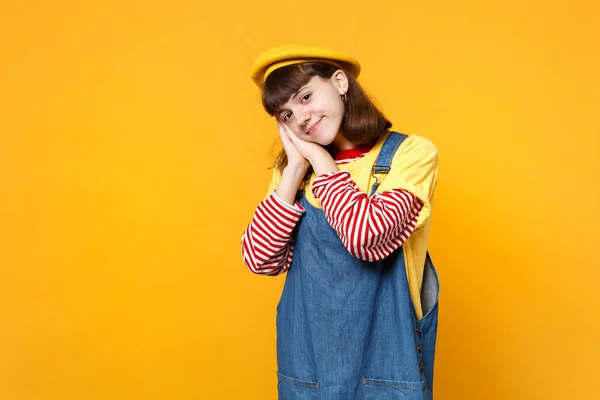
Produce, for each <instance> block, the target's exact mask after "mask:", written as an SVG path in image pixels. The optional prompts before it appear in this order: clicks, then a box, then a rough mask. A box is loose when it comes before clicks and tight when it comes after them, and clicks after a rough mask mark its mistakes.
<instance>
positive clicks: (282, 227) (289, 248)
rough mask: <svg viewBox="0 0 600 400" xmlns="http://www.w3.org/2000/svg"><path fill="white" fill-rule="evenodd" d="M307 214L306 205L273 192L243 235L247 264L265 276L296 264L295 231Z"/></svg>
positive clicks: (262, 204) (243, 251) (258, 209)
mask: <svg viewBox="0 0 600 400" xmlns="http://www.w3.org/2000/svg"><path fill="white" fill-rule="evenodd" d="M303 214H304V209H303V208H302V206H301V205H300V204H299V203H298V202H296V204H295V205H294V206H291V205H289V204H287V203H285V202H284V201H283V200H281V199H280V198H279V196H277V193H275V191H273V193H272V194H271V195H270V196H269V197H267V198H266V199H265V200H263V201H262V202H261V203H260V204H259V205H258V207H257V208H256V211H255V212H254V217H253V218H252V222H250V224H249V225H248V227H246V230H245V231H244V234H243V236H242V257H243V259H244V264H245V265H246V267H247V268H248V269H249V270H250V271H252V272H254V273H256V274H262V275H279V274H282V273H284V272H286V271H287V270H288V269H289V268H290V265H291V263H292V257H293V255H294V243H293V240H292V237H291V236H292V231H293V230H294V227H295V226H296V224H297V223H298V221H299V220H300V218H301V217H302V215H303Z"/></svg>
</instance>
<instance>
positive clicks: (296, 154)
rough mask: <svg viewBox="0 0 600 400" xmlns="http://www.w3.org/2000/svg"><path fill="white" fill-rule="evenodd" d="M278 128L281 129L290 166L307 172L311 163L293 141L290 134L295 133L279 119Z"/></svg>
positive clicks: (280, 132)
mask: <svg viewBox="0 0 600 400" xmlns="http://www.w3.org/2000/svg"><path fill="white" fill-rule="evenodd" d="M277 129H278V130H279V138H280V139H281V143H282V144H283V149H284V150H285V154H286V155H287V159H288V167H290V168H292V169H294V170H299V171H304V172H306V170H307V169H308V166H309V165H310V163H309V162H308V159H306V157H304V156H303V155H302V154H301V153H300V151H298V149H297V148H296V146H295V145H294V143H293V142H292V141H291V139H290V135H293V133H291V132H289V129H288V128H287V127H286V126H285V125H283V124H282V123H281V122H279V121H277ZM288 132H289V133H288Z"/></svg>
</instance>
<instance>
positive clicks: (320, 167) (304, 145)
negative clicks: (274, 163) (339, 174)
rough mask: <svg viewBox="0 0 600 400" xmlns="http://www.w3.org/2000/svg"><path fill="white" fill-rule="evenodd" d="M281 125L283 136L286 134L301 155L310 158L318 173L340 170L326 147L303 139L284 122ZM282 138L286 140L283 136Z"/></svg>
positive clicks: (306, 158) (309, 160)
mask: <svg viewBox="0 0 600 400" xmlns="http://www.w3.org/2000/svg"><path fill="white" fill-rule="evenodd" d="M280 126H281V127H282V130H283V133H281V130H280V135H281V136H283V135H284V134H285V135H286V136H287V138H286V139H287V141H289V143H290V144H291V145H292V146H294V148H295V150H296V151H297V152H298V154H300V156H301V157H303V158H304V159H305V160H308V162H309V163H310V164H311V165H312V167H313V170H314V171H315V173H316V174H317V175H319V176H320V175H323V174H326V173H329V172H336V171H339V169H338V167H337V165H336V164H335V161H334V160H333V157H331V154H329V152H328V151H327V150H326V149H325V147H323V146H321V145H320V144H318V143H313V142H307V141H306V140H302V139H300V138H299V137H298V136H296V135H295V134H294V133H293V132H292V131H291V130H290V129H288V128H287V127H286V126H284V125H283V124H280ZM281 140H282V141H283V140H284V139H283V137H282V139H281ZM286 151H287V150H286Z"/></svg>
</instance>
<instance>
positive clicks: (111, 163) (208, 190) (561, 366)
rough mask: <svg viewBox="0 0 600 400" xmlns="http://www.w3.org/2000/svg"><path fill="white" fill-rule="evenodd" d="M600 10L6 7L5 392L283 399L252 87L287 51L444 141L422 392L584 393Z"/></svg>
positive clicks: (1, 245)
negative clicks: (437, 292) (433, 347)
mask: <svg viewBox="0 0 600 400" xmlns="http://www.w3.org/2000/svg"><path fill="white" fill-rule="evenodd" d="M599 4H600V3H598V2H597V1H592V0H588V1H566V0H559V1H555V2H547V1H536V2H527V4H522V2H521V1H517V0H510V1H508V2H493V3H492V4H489V3H488V2H483V1H470V2H469V1H458V2H456V1H453V2H450V1H440V0H437V1H432V2H414V1H404V0H402V1H388V2H380V3H378V2H356V1H353V2H339V3H338V2H321V1H316V0H309V1H304V2H283V1H280V2H276V1H264V2H259V3H256V2H248V3H243V2H239V3H238V4H234V3H230V2H203V1H202V0H200V1H179V0H172V1H147V2H146V1H132V0H123V1H113V0H109V1H104V2H86V1H57V2H50V1H46V2H42V1H26V2H19V1H16V0H12V1H3V2H2V3H1V6H0V37H1V39H0V46H1V47H0V51H1V52H0V135H1V136H0V171H1V175H0V241H1V242H0V398H1V399H7V400H21V399H61V400H68V399H134V400H137V399H274V398H275V397H276V389H275V385H276V375H275V369H276V363H275V305H276V303H277V300H278V297H279V293H280V291H281V288H282V285H283V282H284V278H283V277H278V278H267V277H260V276H254V275H252V274H251V273H250V272H248V271H247V270H246V269H245V267H244V266H243V264H242V261H241V256H240V242H239V241H240V237H241V234H242V231H243V229H244V227H245V226H246V224H247V223H248V222H249V221H250V218H251V216H252V213H253V210H254V207H255V206H256V204H257V203H258V201H259V200H260V199H261V198H262V197H263V195H264V194H265V191H266V189H267V186H268V181H269V177H270V171H269V170H268V169H267V167H268V166H269V162H270V160H271V154H270V153H269V149H270V147H271V144H272V143H274V141H275V140H276V138H277V133H276V132H277V131H276V128H275V125H274V123H273V121H272V120H270V118H269V117H268V116H267V115H266V113H264V112H263V110H262V109H261V106H260V103H259V93H258V90H257V88H256V87H255V86H253V83H252V81H251V80H250V78H249V77H248V74H249V70H250V66H251V63H252V61H253V59H254V57H255V56H256V55H257V54H258V53H260V52H261V51H262V50H264V49H266V48H268V47H271V46H275V45H278V44H281V43H283V42H297V41H305V40H307V41H311V42H315V43H319V44H323V45H326V46H330V47H333V48H337V49H339V50H342V51H347V52H349V53H351V54H353V55H354V56H356V57H357V58H358V59H359V60H361V62H362V64H363V68H364V70H363V71H364V72H363V74H362V76H361V79H360V81H361V82H362V84H363V85H364V86H365V87H366V88H367V90H368V91H369V93H371V94H372V95H373V96H374V97H375V99H376V100H377V101H378V103H379V104H380V105H381V106H382V108H383V110H384V111H385V112H386V113H387V115H388V116H389V117H390V118H391V119H392V120H393V122H394V127H395V128H396V129H397V130H400V131H403V132H406V133H412V134H419V135H422V136H425V137H427V138H429V139H431V140H433V141H434V142H435V143H436V145H437V146H438V149H439V154H440V179H439V184H438V188H437V192H436V204H435V207H434V215H433V218H434V220H433V221H434V222H433V231H432V237H431V246H430V250H431V254H432V256H433V258H434V262H435V263H436V266H437V268H438V271H439V274H440V277H441V280H442V294H441V305H440V327H439V339H438V351H437V360H436V380H435V391H436V394H437V398H438V399H457V400H463V399H597V398H600V389H599V388H598V385H597V383H596V382H597V379H598V376H599V375H600V371H599V368H598V366H597V365H598V359H600V345H599V344H598V341H599V339H600V317H599V314H600V310H599V306H600V288H599V287H598V282H599V281H600V272H599V271H600V268H599V267H600V263H599V262H598V258H597V257H598V249H599V248H600V245H599V244H598V239H599V236H600V235H598V229H599V228H598V227H599V226H600V213H599V211H598V206H599V204H600V189H599V188H600V184H599V182H600V179H599V178H600V173H599V171H600V162H599V159H600V154H599V148H600V143H599V142H600V140H599V134H600V118H599V111H600V100H599V97H600V96H599V93H600V73H599V71H600V60H599V47H598V43H599V42H600V5H599Z"/></svg>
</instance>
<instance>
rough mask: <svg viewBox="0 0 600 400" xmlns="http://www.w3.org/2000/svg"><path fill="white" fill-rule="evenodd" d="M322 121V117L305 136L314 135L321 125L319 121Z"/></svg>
mask: <svg viewBox="0 0 600 400" xmlns="http://www.w3.org/2000/svg"><path fill="white" fill-rule="evenodd" d="M322 120H323V117H321V118H320V119H319V120H318V121H317V122H316V123H315V124H314V125H313V126H311V127H310V128H309V129H308V130H307V131H306V134H307V135H310V134H311V133H314V132H315V131H316V130H317V129H319V125H321V121H322Z"/></svg>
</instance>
